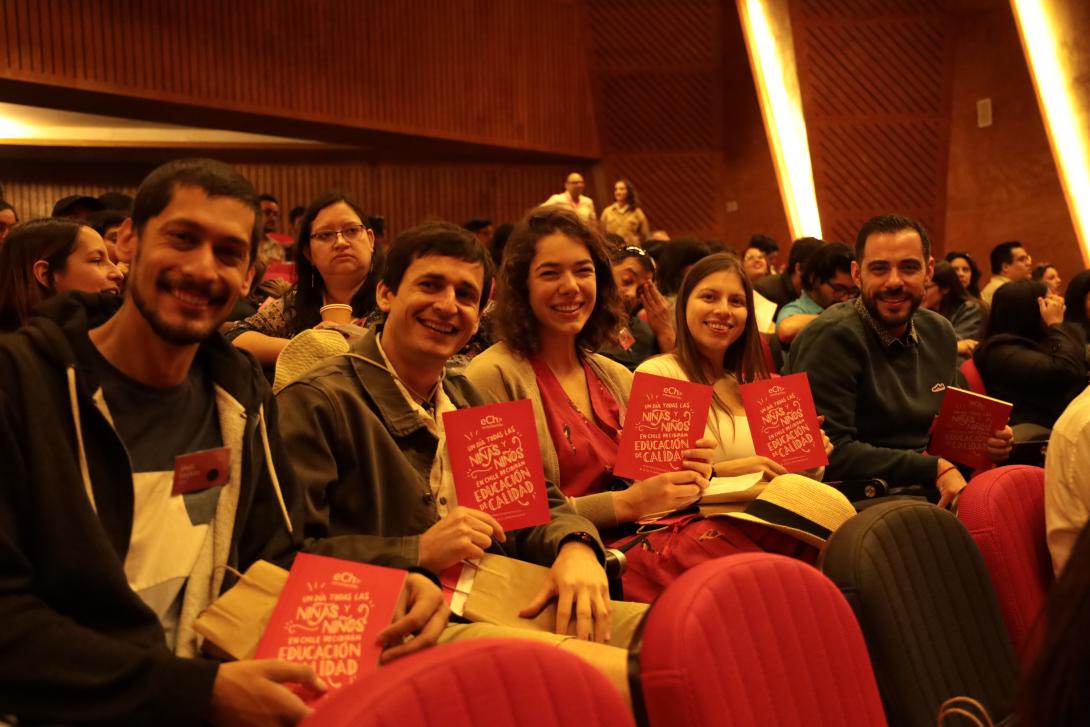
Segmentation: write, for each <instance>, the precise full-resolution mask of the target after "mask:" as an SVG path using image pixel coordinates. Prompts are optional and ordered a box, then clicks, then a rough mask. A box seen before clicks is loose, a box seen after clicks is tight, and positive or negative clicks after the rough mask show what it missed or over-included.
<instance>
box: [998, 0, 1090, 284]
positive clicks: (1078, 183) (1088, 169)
mask: <svg viewBox="0 0 1090 727" xmlns="http://www.w3.org/2000/svg"><path fill="white" fill-rule="evenodd" d="M1048 5H1049V3H1048V2H1047V0H1011V8H1012V9H1013V11H1014V18H1015V21H1016V22H1017V24H1018V34H1019V36H1020V37H1021V39H1022V49H1023V50H1024V51H1025V54H1026V61H1027V65H1028V66H1029V72H1030V76H1031V77H1032V78H1033V87H1034V89H1036V91H1037V104H1038V106H1040V108H1041V115H1042V116H1043V117H1044V120H1045V128H1046V129H1047V131H1048V141H1049V144H1050V145H1051V146H1052V158H1053V159H1054V160H1055V162H1056V166H1057V168H1058V169H1059V172H1060V183H1061V185H1062V186H1063V190H1064V197H1065V198H1066V200H1067V208H1068V210H1069V211H1070V212H1071V220H1072V222H1074V224H1075V234H1076V235H1077V236H1078V239H1079V250H1080V252H1081V253H1082V259H1083V264H1084V265H1086V266H1087V267H1090V156H1088V155H1087V139H1086V137H1087V130H1088V129H1090V123H1088V120H1087V119H1085V118H1080V116H1079V113H1078V104H1077V102H1076V99H1075V90H1074V89H1073V88H1072V84H1073V82H1074V80H1075V78H1076V75H1077V74H1076V72H1075V69H1072V68H1065V67H1064V65H1063V63H1062V62H1061V59H1060V55H1059V53H1058V51H1059V48H1060V46H1061V38H1060V34H1059V33H1058V32H1057V25H1056V19H1055V18H1054V17H1053V16H1052V15H1051V14H1050V13H1049V9H1048V7H1047V6H1048Z"/></svg>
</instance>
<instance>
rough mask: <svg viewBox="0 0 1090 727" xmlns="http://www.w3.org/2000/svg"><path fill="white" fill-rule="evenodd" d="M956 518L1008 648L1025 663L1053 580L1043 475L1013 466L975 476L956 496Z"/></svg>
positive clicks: (1037, 470)
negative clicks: (985, 577)
mask: <svg viewBox="0 0 1090 727" xmlns="http://www.w3.org/2000/svg"><path fill="white" fill-rule="evenodd" d="M958 519H959V520H961V522H962V524H964V525H965V527H966V528H967V529H968V531H969V534H970V535H972V536H973V540H974V541H976V544H977V547H978V548H980V553H981V555H983V556H984V564H985V566H987V568H988V573H989V574H990V575H991V577H992V584H993V585H994V586H995V590H996V595H998V596H999V608H1000V610H1001V611H1002V613H1003V621H1004V622H1005V623H1006V624H1007V631H1008V632H1009V633H1010V637H1011V643H1012V644H1013V645H1014V649H1015V651H1017V652H1018V653H1019V654H1021V656H1022V663H1023V664H1026V663H1028V661H1029V660H1030V659H1032V655H1033V654H1032V652H1033V649H1032V648H1028V646H1029V640H1030V634H1031V631H1032V629H1033V626H1034V624H1035V623H1036V621H1037V617H1038V615H1039V614H1040V613H1041V609H1042V608H1043V607H1044V605H1045V596H1046V595H1047V593H1048V589H1049V588H1050V587H1051V586H1052V579H1053V574H1052V560H1051V558H1050V557H1049V554H1048V543H1047V542H1046V539H1045V471H1044V470H1043V469H1041V468H1039V467H1027V466H1025V465H1013V466H1008V467H999V468H998V469H994V470H991V471H990V472H985V473H984V474H982V475H979V476H977V477H974V478H973V479H972V481H971V482H970V483H969V486H968V487H966V488H965V490H964V491H963V492H962V493H961V498H960V500H959V501H958Z"/></svg>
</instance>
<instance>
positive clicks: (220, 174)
mask: <svg viewBox="0 0 1090 727" xmlns="http://www.w3.org/2000/svg"><path fill="white" fill-rule="evenodd" d="M177 187H196V188H197V189H200V190H202V191H203V192H204V193H205V194H206V195H208V196H209V197H229V198H230V199H234V200H237V201H239V202H241V203H242V204H243V205H245V206H246V207H248V208H249V209H250V210H251V211H252V212H253V213H254V224H253V228H252V229H251V230H250V262H251V263H252V262H253V260H254V258H255V257H257V249H258V245H260V244H261V240H262V238H263V237H264V236H265V228H264V226H263V225H262V223H261V208H260V207H259V205H258V203H257V192H255V191H254V186H253V185H252V184H250V180H248V179H246V177H244V176H242V174H241V173H239V171H238V170H236V169H235V168H234V167H231V166H229V165H227V164H224V163H223V162H219V161H216V160H215V159H201V158H189V159H175V160H174V161H171V162H167V163H166V164H163V165H161V166H159V167H157V168H156V169H155V170H153V171H152V172H151V174H149V175H148V176H147V177H145V178H144V181H143V182H141V183H140V188H139V189H138V190H136V198H135V199H134V200H133V203H132V226H133V229H135V230H136V234H137V236H139V235H142V234H143V232H144V228H145V227H146V226H147V224H148V220H150V219H151V218H152V217H155V216H156V215H159V214H161V213H162V212H163V210H165V209H166V208H167V206H168V205H169V204H170V201H171V200H172V199H174V190H175V189H176V188H177Z"/></svg>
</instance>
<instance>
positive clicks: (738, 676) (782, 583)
mask: <svg viewBox="0 0 1090 727" xmlns="http://www.w3.org/2000/svg"><path fill="white" fill-rule="evenodd" d="M631 666H632V670H631V676H632V682H633V683H632V687H633V689H632V692H633V700H634V701H635V702H637V704H636V711H637V717H638V718H641V719H642V718H646V721H647V723H649V724H650V725H651V727H660V726H662V727H665V726H666V725H671V726H672V725H692V726H695V727H699V726H701V725H723V724H730V725H734V726H738V727H744V726H747V725H753V726H756V725H762V726H763V725H781V726H782V725H815V724H836V725H884V724H885V718H884V715H883V713H882V704H881V700H880V698H879V696H878V691H877V687H876V685H875V682H874V675H873V673H872V671H871V666H870V663H869V661H868V658H867V651H866V645H865V644H864V642H863V636H862V634H861V633H860V631H859V626H858V624H856V622H855V618H854V616H853V615H852V612H851V609H850V607H849V606H848V604H847V603H846V602H845V601H844V598H843V596H841V595H840V593H839V592H838V591H837V589H836V586H834V585H833V584H832V583H831V582H830V581H829V580H828V579H827V578H825V577H824V576H822V575H821V573H820V572H818V570H817V569H815V568H814V567H812V566H809V565H806V564H805V563H802V562H800V561H797V560H794V559H791V558H786V557H784V556H780V555H772V554H770V553H743V554H739V555H730V556H727V557H725V558H718V559H715V560H711V561H708V562H705V563H702V564H701V565H699V566H697V567H695V568H693V569H691V570H690V571H688V572H687V573H685V574H684V575H682V576H681V577H680V578H678V579H677V580H676V581H675V582H674V583H673V584H672V585H671V586H670V587H669V588H667V589H666V591H665V593H663V595H662V596H661V597H660V598H659V599H658V600H657V601H656V602H655V604H654V606H652V608H651V610H650V612H649V614H648V616H647V620H646V622H645V623H644V626H643V634H642V641H641V642H640V644H639V647H638V651H637V652H634V658H633V662H632V664H631Z"/></svg>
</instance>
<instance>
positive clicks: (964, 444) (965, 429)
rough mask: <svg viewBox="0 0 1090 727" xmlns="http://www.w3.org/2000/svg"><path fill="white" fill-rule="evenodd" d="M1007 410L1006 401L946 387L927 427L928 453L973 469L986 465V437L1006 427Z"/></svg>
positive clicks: (987, 462) (987, 463) (1008, 411)
mask: <svg viewBox="0 0 1090 727" xmlns="http://www.w3.org/2000/svg"><path fill="white" fill-rule="evenodd" d="M1011 407H1012V405H1011V404H1010V403H1008V402H1006V401H1000V400H999V399H993V398H991V397H990V396H983V395H981V394H975V393H973V392H972V391H966V390H965V389H959V388H957V387H955V386H947V387H946V393H945V394H943V397H942V406H941V407H940V408H939V416H938V418H937V419H936V420H935V424H934V426H932V427H931V446H929V447H928V448H927V452H928V454H935V455H938V456H939V457H945V458H946V459H948V460H950V461H951V462H957V463H959V464H964V465H968V466H970V467H975V468H981V467H987V466H989V465H990V464H991V460H990V459H988V451H987V450H988V437H990V436H992V434H994V433H995V432H997V431H999V430H1000V429H1002V428H1003V427H1005V426H1007V420H1008V419H1009V418H1010V415H1011Z"/></svg>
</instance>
